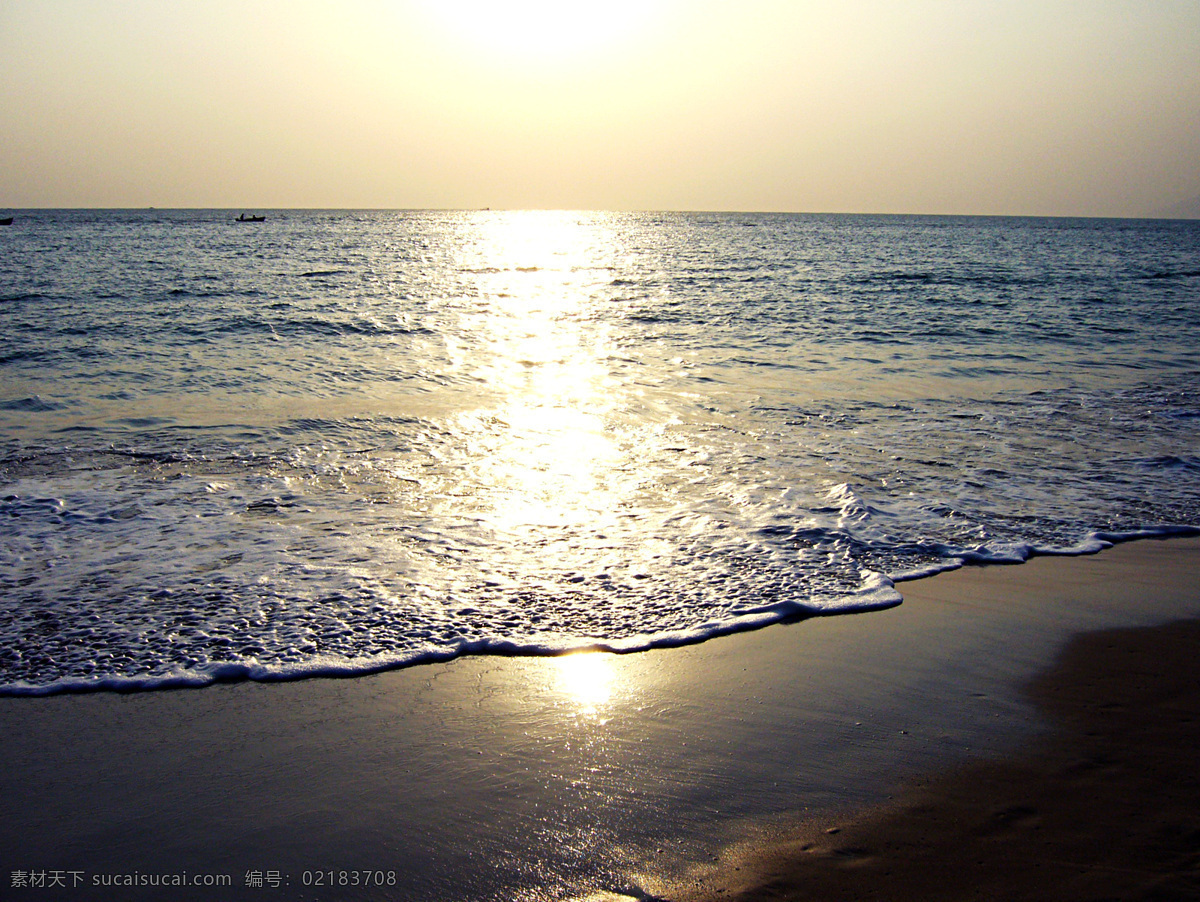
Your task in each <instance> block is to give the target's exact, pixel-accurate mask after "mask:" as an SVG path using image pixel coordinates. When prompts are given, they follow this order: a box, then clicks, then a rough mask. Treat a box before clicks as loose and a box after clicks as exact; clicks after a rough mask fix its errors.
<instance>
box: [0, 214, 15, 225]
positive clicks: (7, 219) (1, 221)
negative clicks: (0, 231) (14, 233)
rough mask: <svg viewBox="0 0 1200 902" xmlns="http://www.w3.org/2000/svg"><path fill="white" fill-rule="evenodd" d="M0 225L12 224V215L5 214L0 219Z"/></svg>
mask: <svg viewBox="0 0 1200 902" xmlns="http://www.w3.org/2000/svg"><path fill="white" fill-rule="evenodd" d="M0 225H12V217H11V216H6V217H4V219H0Z"/></svg>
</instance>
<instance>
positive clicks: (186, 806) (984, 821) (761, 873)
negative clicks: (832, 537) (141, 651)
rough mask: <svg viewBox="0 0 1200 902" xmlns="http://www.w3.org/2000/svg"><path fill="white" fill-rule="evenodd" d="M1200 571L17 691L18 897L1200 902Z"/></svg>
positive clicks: (1128, 566)
mask: <svg viewBox="0 0 1200 902" xmlns="http://www.w3.org/2000/svg"><path fill="white" fill-rule="evenodd" d="M1198 563H1200V540H1197V539H1173V540H1168V541H1138V542H1132V543H1127V544H1124V545H1120V546H1118V547H1116V548H1114V549H1111V550H1108V551H1105V552H1102V553H1101V554H1098V555H1094V556H1088V557H1081V558H1037V559H1034V560H1033V561H1031V562H1029V563H1027V564H1024V565H1020V566H1007V567H972V568H964V569H961V570H958V571H954V572H952V573H947V574H942V575H939V576H937V577H934V578H931V579H928V580H921V581H915V582H910V583H905V584H903V585H902V586H901V589H902V591H903V593H904V595H905V599H906V600H905V603H904V604H903V605H901V606H900V607H898V608H895V609H892V610H889V611H883V612H876V613H871V614H862V615H853V616H841V617H827V618H817V619H810V620H806V621H802V622H799V623H795V624H789V625H777V626H773V627H769V628H767V629H763V630H759V631H757V632H753V633H745V634H740V635H735V636H730V637H726V638H722V639H717V640H713V641H710V642H707V643H703V644H701V645H696V646H691V647H686V648H678V649H665V650H660V651H653V652H646V653H641V654H632V655H624V656H612V655H586V656H571V657H569V658H497V657H490V658H465V659H460V660H458V661H455V662H451V663H449V664H442V665H436V666H425V667H414V668H409V669H407V670H401V671H396V672H392V673H385V674H378V675H375V676H370V677H362V678H358V679H353V680H308V681H301V682H293V683H281V684H253V683H242V684H230V685H218V686H214V687H210V688H207V689H202V690H181V691H162V692H152V693H134V694H128V695H116V694H109V693H100V694H92V695H74V696H57V697H50V698H5V699H0V730H2V731H3V735H4V736H5V768H4V770H3V774H2V775H0V798H2V799H3V808H4V810H3V814H4V817H3V818H2V819H0V858H2V859H3V868H4V872H5V873H4V875H3V885H4V887H5V894H4V895H5V898H13V899H22V898H30V899H37V898H45V897H49V896H53V897H54V898H61V899H93V898H113V897H120V898H128V899H167V898H170V899H196V900H216V899H267V898H276V899H438V900H453V899H462V900H476V899H478V900H483V899H500V898H506V899H529V900H533V899H556V898H575V899H588V898H590V899H601V898H618V899H619V898H621V897H622V896H625V897H633V898H638V897H639V896H640V897H642V898H645V897H647V896H652V897H658V898H665V899H672V900H684V899H728V898H740V899H791V898H796V899H799V898H814V897H820V898H955V899H961V898H996V897H1005V898H1047V899H1048V898H1056V899H1058V898H1079V899H1083V898H1105V897H1108V898H1195V897H1196V893H1197V870H1196V868H1197V859H1196V851H1195V850H1196V848H1197V836H1200V815H1198V814H1197V812H1198V811H1200V807H1197V798H1198V794H1197V788H1196V778H1195V775H1194V767H1192V766H1191V750H1192V749H1194V748H1195V746H1196V740H1197V734H1196V730H1197V726H1196V723H1197V720H1196V714H1197V710H1198V708H1197V683H1196V678H1195V671H1194V650H1195V649H1196V648H1197V643H1198V641H1200V632H1198V628H1197V626H1196V625H1195V624H1194V623H1187V622H1182V623H1181V622H1179V621H1187V620H1188V619H1190V618H1195V617H1197V616H1200V586H1198V584H1197V582H1196V578H1195V574H1196V573H1197V572H1200V568H1198V567H1197V564H1198ZM1163 624H1171V625H1167V626H1163ZM1131 628H1139V629H1134V630H1133V631H1130V630H1131ZM1114 630H1118V631H1117V632H1114ZM1099 631H1103V632H1099ZM1064 649H1065V651H1063V650H1064ZM1060 655H1061V656H1060ZM152 878H153V880H154V881H157V882H158V884H159V885H155V883H153V882H152ZM167 879H171V880H174V881H176V883H175V885H169V886H164V885H161V884H162V883H163V881H165V880H167ZM35 880H36V881H41V883H40V884H35V883H33V881H35ZM50 881H55V882H53V883H51V882H50ZM114 886H120V887H121V889H120V890H119V891H116V890H115V889H114ZM1189 894H1190V895H1189Z"/></svg>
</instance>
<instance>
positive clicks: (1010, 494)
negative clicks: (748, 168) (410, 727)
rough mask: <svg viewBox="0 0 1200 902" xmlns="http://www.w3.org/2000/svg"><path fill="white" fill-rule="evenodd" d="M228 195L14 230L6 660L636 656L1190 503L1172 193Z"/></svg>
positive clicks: (1198, 498) (1195, 432) (1183, 245)
mask: <svg viewBox="0 0 1200 902" xmlns="http://www.w3.org/2000/svg"><path fill="white" fill-rule="evenodd" d="M234 220H235V214H234V213H232V212H225V211H211V210H206V211H153V210H151V211H43V210H37V211H28V212H25V213H21V212H18V213H17V215H16V220H15V222H14V224H13V225H12V226H9V227H6V228H4V229H3V230H0V323H2V325H3V333H2V334H3V345H2V346H0V522H2V524H3V530H2V532H0V692H3V693H7V694H14V693H47V692H54V691H62V690H72V689H75V690H77V689H86V688H120V689H128V688H138V687H153V686H165V685H203V684H205V683H208V682H211V681H213V680H217V679H246V678H249V679H263V680H269V679H287V678H294V677H299V676H304V675H315V674H334V673H336V674H353V673H360V672H370V671H377V670H380V669H385V668H391V667H397V666H402V665H405V664H410V663H416V662H421V661H429V660H437V659H447V658H451V657H455V656H459V655H463V654H469V653H477V654H482V653H505V654H513V653H530V654H537V653H550V652H555V651H561V650H566V649H570V648H577V647H586V646H599V647H604V648H610V649H615V650H636V649H641V648H648V647H654V646H663V645H671V644H678V643H683V642H692V641H699V640H702V639H704V638H707V637H710V636H714V635H717V634H721V633H726V632H730V631H735V630H739V629H746V628H750V627H754V626H760V625H762V624H764V623H769V622H771V621H774V620H780V619H785V618H794V617H802V616H809V615H818V614H832V613H840V612H848V611H861V610H866V609H872V608H879V607H885V606H889V605H892V604H895V603H897V602H898V601H899V600H900V594H899V592H898V591H897V586H896V583H897V582H899V581H901V580H903V579H905V578H911V577H913V576H915V575H919V574H925V573H930V572H935V571H937V570H939V569H944V568H948V567H954V566H958V565H960V564H961V563H963V562H965V561H987V560H996V561H1017V560H1021V559H1024V558H1025V557H1027V556H1029V555H1030V554H1034V553H1082V552H1087V551H1093V550H1096V549H1098V548H1100V547H1103V546H1104V545H1105V544H1108V543H1111V542H1113V541H1117V540H1120V539H1123V538H1128V537H1133V536H1138V535H1147V534H1165V533H1170V532H1180V531H1194V530H1195V528H1196V527H1197V525H1200V222H1181V221H1129V220H1092V219H1018V218H949V217H899V216H887V217H883V216H880V217H873V216H817V215H775V214H761V215H750V214H699V213H696V214H690V213H679V214H674V213H668V214H640V213H638V214H635V213H563V212H489V211H481V212H380V211H368V212H353V211H290V210H289V211H276V212H270V213H268V215H267V219H266V221H265V222H262V223H239V222H235V221H234ZM900 588H902V586H901V587H900Z"/></svg>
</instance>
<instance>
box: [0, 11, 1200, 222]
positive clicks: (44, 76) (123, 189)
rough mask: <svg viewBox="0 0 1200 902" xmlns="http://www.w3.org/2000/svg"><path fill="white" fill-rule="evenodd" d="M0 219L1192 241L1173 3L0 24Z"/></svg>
mask: <svg viewBox="0 0 1200 902" xmlns="http://www.w3.org/2000/svg"><path fill="white" fill-rule="evenodd" d="M0 85H2V86H3V90H0V122H2V123H3V130H2V133H3V140H2V141H0V208H3V209H12V208H21V207H58V206H62V207H93V206H95V207H141V206H159V207H228V208H239V209H242V208H252V209H268V208H276V207H343V208H344V207H373V208H471V207H485V206H488V207H492V208H572V209H574V208H587V209H619V210H791V211H812V212H881V213H987V214H1022V215H1043V214H1044V215H1099V216H1142V215H1164V214H1170V213H1183V214H1188V215H1195V216H1200V3H1198V2H1196V0H1073V2H1067V0H912V2H903V3H900V2H870V0H836V2H834V0H828V2H827V0H790V2H785V0H596V2H571V0H556V2H551V0H511V2H506V0H238V2H229V0H170V2H164V0H0Z"/></svg>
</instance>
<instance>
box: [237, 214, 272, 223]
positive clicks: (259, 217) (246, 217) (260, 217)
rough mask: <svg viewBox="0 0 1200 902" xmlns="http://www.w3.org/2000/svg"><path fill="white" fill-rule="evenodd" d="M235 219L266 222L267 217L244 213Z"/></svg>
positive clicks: (238, 220)
mask: <svg viewBox="0 0 1200 902" xmlns="http://www.w3.org/2000/svg"><path fill="white" fill-rule="evenodd" d="M234 221H235V222H266V221H267V217H265V216H247V215H246V214H245V213H243V214H242V215H241V216H239V217H238V218H237V219H236V220H234Z"/></svg>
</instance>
